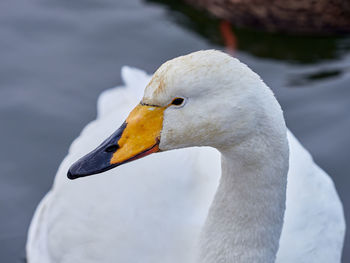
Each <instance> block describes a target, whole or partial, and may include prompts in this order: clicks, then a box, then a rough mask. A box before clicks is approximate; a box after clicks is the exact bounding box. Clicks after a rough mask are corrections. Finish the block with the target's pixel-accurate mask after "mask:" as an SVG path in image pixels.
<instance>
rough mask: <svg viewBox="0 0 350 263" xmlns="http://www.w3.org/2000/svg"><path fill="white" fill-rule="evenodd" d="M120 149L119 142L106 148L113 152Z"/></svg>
mask: <svg viewBox="0 0 350 263" xmlns="http://www.w3.org/2000/svg"><path fill="white" fill-rule="evenodd" d="M118 149H119V145H118V144H113V145H110V146H108V147H107V148H106V149H105V152H108V153H112V152H115V151H116V150H118Z"/></svg>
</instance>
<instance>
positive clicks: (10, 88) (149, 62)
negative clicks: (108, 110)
mask: <svg viewBox="0 0 350 263" xmlns="http://www.w3.org/2000/svg"><path fill="white" fill-rule="evenodd" d="M192 2H196V1H192ZM197 2H199V1H197ZM204 2H205V1H204ZM209 12H211V13H214V14H215V9H214V12H212V11H211V10H209ZM209 12H207V11H204V10H202V11H199V10H198V9H195V8H194V7H193V6H191V5H188V4H186V3H183V2H181V1H176V0H168V1H167V0H149V1H141V0H31V1H27V0H2V1H1V2H0V120H1V125H0V132H1V133H0V135H1V136H0V145H1V148H0V156H1V158H0V261H1V262H7V263H14V262H25V252H24V246H25V241H26V234H27V229H28V226H29V223H30V219H31V217H32V215H33V212H34V209H35V207H36V206H37V204H38V202H39V201H40V199H41V198H42V197H43V195H44V194H45V193H46V192H47V191H48V190H49V189H50V186H51V184H52V182H53V178H54V176H55V173H56V169H57V167H58V165H59V164H60V162H61V160H62V159H63V157H64V156H65V155H66V153H67V150H68V147H69V145H70V143H71V142H72V140H73V139H74V138H76V137H77V136H78V135H79V133H80V131H81V129H82V128H83V127H84V126H85V125H86V124H87V123H88V122H90V121H91V120H93V119H94V118H95V116H96V100H97V97H98V95H99V94H100V93H101V92H102V91H103V90H105V89H108V88H112V87H114V86H116V85H118V84H121V78H120V69H121V67H122V65H130V66H134V67H138V68H142V69H145V70H146V71H147V72H148V73H152V72H154V71H155V70H156V69H157V68H158V66H160V64H162V63H163V62H165V61H166V60H168V59H170V58H173V57H176V56H179V55H183V54H186V53H190V52H192V51H196V50H200V49H209V48H215V49H221V50H229V51H230V52H231V53H233V55H234V56H236V57H238V58H239V59H240V60H242V61H243V62H244V63H246V64H248V65H249V66H250V67H251V68H252V69H253V70H254V71H256V72H257V73H258V74H260V75H261V77H262V78H263V79H264V80H265V82H266V83H267V84H268V86H270V87H271V88H272V89H273V91H274V92H275V94H276V96H277V98H278V100H279V102H280V103H281V105H282V108H283V110H284V112H285V117H286V120H287V125H288V126H289V128H290V130H291V131H293V132H294V134H295V135H296V136H297V137H298V138H299V139H300V141H301V142H302V144H303V145H304V146H305V147H306V148H307V149H308V150H309V151H310V152H311V154H312V155H313V157H314V159H315V160H316V162H317V163H318V164H319V165H320V166H321V167H322V168H323V169H324V170H326V172H328V173H329V174H330V175H331V177H332V178H333V180H334V182H335V184H336V187H337V189H338V192H339V194H340V197H341V199H342V202H343V205H344V210H345V215H346V218H347V222H348V225H350V191H349V186H350V177H349V171H350V159H349V156H350V138H349V134H350V132H349V131H350V114H349V113H350V38H349V37H346V36H339V35H338V36H334V35H333V36H331V35H329V32H331V31H332V30H333V31H342V30H341V29H339V28H338V29H333V28H326V30H325V32H323V33H325V34H323V33H322V34H321V35H323V36H320V34H318V36H316V35H314V34H310V32H312V31H313V30H315V31H317V30H318V31H322V30H323V28H320V27H317V28H316V27H315V29H313V27H312V26H310V28H309V29H308V32H301V33H302V35H300V34H299V35H298V36H296V35H291V34H290V33H295V32H288V28H291V25H289V27H288V24H287V26H285V25H286V23H287V22H288V21H287V22H283V21H281V23H280V24H281V25H284V26H283V27H281V28H279V26H278V25H279V23H278V22H277V24H272V25H271V23H267V25H265V26H262V27H260V28H259V27H258V26H256V28H255V27H254V24H259V21H255V20H254V21H253V22H252V21H243V22H242V23H239V21H238V22H237V21H233V20H232V19H230V17H227V16H226V17H225V15H226V14H223V19H222V18H220V17H214V16H212V15H210V14H209ZM219 13H220V12H219ZM216 15H219V16H220V14H216ZM335 17H336V16H335ZM260 19H262V20H264V18H260ZM228 20H230V21H233V22H235V24H238V25H239V26H240V27H239V28H238V27H236V26H232V25H230V24H229V23H228V22H227V21H228ZM339 20H341V19H339ZM274 21H276V19H274ZM236 22H237V23H236ZM260 24H261V23H260ZM276 25H277V26H276ZM296 25H298V23H296ZM245 26H249V29H247V28H245ZM304 28H305V27H304ZM258 29H259V30H260V31H257V30H258ZM265 29H266V30H265ZM268 31H277V32H278V31H279V32H282V33H271V32H268ZM292 31H298V28H297V27H295V28H294V29H293V30H292ZM297 33H298V32H297ZM299 33H300V32H299ZM343 262H350V236H349V234H347V236H346V240H345V247H344V252H343Z"/></svg>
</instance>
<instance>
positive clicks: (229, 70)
mask: <svg viewBox="0 0 350 263" xmlns="http://www.w3.org/2000/svg"><path fill="white" fill-rule="evenodd" d="M122 76H123V79H124V81H125V83H126V86H127V88H124V89H122V88H120V89H113V90H110V91H107V92H105V93H104V94H103V95H102V96H101V98H100V99H99V104H98V118H97V120H96V121H94V122H93V123H91V124H89V125H88V126H87V127H86V128H85V129H84V131H83V132H82V134H81V135H80V137H79V138H78V139H77V140H76V141H75V142H74V143H73V145H72V147H71V149H70V152H69V154H68V156H67V157H66V158H65V160H64V161H63V162H62V164H61V166H60V168H59V171H58V174H57V176H56V180H55V183H54V186H53V188H52V190H51V191H50V192H49V193H48V194H47V196H46V197H45V198H44V199H43V200H42V202H41V203H40V205H39V207H38V208H37V211H36V213H35V216H34V218H33V221H32V224H31V227H30V231H29V235H28V242H27V256H28V262H29V263H36V262H37V263H43V262H45V263H53V262H60V263H63V262H64V263H68V262H75V263H80V262H130V263H131V262H169V263H170V262H185V263H186V262H195V261H196V260H199V262H237V263H239V262H264V263H267V262H274V260H275V257H276V253H277V257H276V262H279V263H282V262H283V263H289V262H290V263H292V262H293V263H295V262H305V263H306V262H308V263H313V262H315V263H316V262H318V263H326V262H340V257H341V250H342V243H343V238H344V231H345V223H344V217H343V211H342V205H341V203H340V201H339V198H338V195H337V193H336V190H335V188H334V185H333V183H332V181H331V179H330V178H329V177H328V176H327V175H326V174H325V173H324V172H323V171H322V170H321V169H320V168H319V167H318V166H317V165H316V164H315V163H314V162H313V160H312V158H311V157H310V155H309V154H308V152H307V151H306V150H305V149H304V148H303V147H302V146H301V145H300V144H299V142H298V141H297V140H296V139H295V138H294V136H293V135H292V134H291V133H290V132H288V140H289V147H290V159H289V172H288V187H287V201H286V207H287V209H286V212H285V215H284V223H283V221H282V218H283V213H284V204H285V187H286V175H287V170H288V162H287V160H288V159H287V158H288V147H287V144H286V130H285V126H284V121H283V117H282V114H281V110H280V108H279V105H278V103H277V102H276V100H275V99H274V97H273V95H272V93H271V91H270V90H269V89H268V88H267V87H266V85H265V84H264V83H263V82H262V81H261V80H260V78H259V77H258V76H257V75H256V74H255V73H253V72H252V71H251V70H250V69H248V67H246V66H245V65H244V64H242V63H240V62H239V61H238V60H236V59H233V58H230V57H229V56H227V55H225V54H223V53H221V52H218V51H201V52H196V53H193V54H190V55H188V56H185V57H180V58H177V59H174V60H171V61H169V62H167V63H165V64H164V65H163V66H162V67H160V69H159V70H158V71H157V72H156V73H155V75H154V77H153V80H152V81H151V83H150V84H149V85H148V87H147V89H146V91H145V95H144V98H143V100H142V102H143V103H147V104H155V105H158V106H164V105H167V104H168V103H170V102H171V101H172V100H173V99H174V98H175V97H183V98H185V99H186V100H187V101H185V105H184V106H183V107H181V105H180V106H175V105H173V106H170V107H168V108H167V109H166V110H165V111H164V121H163V125H162V127H163V128H162V133H161V137H160V145H159V147H160V149H162V150H169V149H172V148H179V147H187V146H194V145H198V146H199V145H211V146H214V147H217V148H219V149H220V151H221V153H222V154H223V160H222V166H223V171H222V173H223V175H222V178H221V183H220V185H219V187H218V191H217V194H216V197H215V199H214V202H213V205H212V206H211V209H210V212H209V216H208V219H207V220H206V223H205V226H204V222H205V219H206V217H207V212H208V208H209V205H210V203H211V202H212V200H213V195H214V193H215V191H216V188H217V185H218V181H219V175H220V164H219V163H220V155H219V153H218V152H217V151H215V150H213V149H211V148H207V147H201V148H187V149H182V150H175V151H166V152H164V153H160V154H154V155H151V156H150V157H147V158H144V159H140V160H138V161H136V162H132V163H130V164H127V165H123V166H121V167H118V168H117V169H114V170H111V171H108V172H106V175H105V174H104V175H97V176H92V177H89V178H86V179H84V180H75V181H68V180H67V179H66V177H65V175H66V171H67V170H68V167H69V165H70V164H71V163H72V161H74V160H76V159H77V158H78V157H80V156H82V155H83V154H84V153H86V152H87V151H89V150H92V149H93V148H95V147H96V146H97V145H98V143H99V142H101V141H102V138H104V137H106V136H107V135H108V134H110V133H111V132H112V131H113V130H115V129H116V128H117V125H118V123H119V124H121V123H122V121H123V119H125V117H126V115H127V112H128V111H129V110H130V105H131V104H136V102H137V98H140V95H141V94H140V93H141V92H142V90H141V89H142V88H143V87H144V86H145V85H146V83H147V82H148V80H149V78H148V77H147V76H146V75H145V74H144V73H142V72H140V71H136V70H131V69H129V68H124V69H123V72H122ZM159 86H161V90H159ZM132 93H134V95H131V94H132ZM142 107H145V108H151V107H147V106H142ZM154 108H159V107H154ZM160 115H162V113H160ZM160 115H159V116H160ZM129 122H132V121H131V120H130V117H129ZM141 123H142V122H141ZM128 125H129V124H128ZM146 125H147V123H146ZM130 127H131V126H130ZM128 129H129V128H128ZM129 131H130V129H129ZM131 131H132V128H131ZM127 132H128V131H127ZM151 132H153V134H154V131H152V129H151ZM146 141H147V140H146ZM120 149H121V150H122V149H123V146H122V147H121V148H120ZM120 149H119V150H120ZM110 150H111V151H117V153H118V151H119V150H116V148H114V149H113V147H112V148H110ZM95 154H96V152H95ZM111 154H113V152H112V153H111ZM122 155H124V156H127V155H128V151H126V152H122ZM129 157H130V156H129ZM95 161H96V160H95ZM118 161H123V160H121V159H119V160H118ZM81 162H82V163H81V165H82V166H81V167H78V166H75V168H74V167H73V169H72V170H71V172H72V173H73V174H74V175H76V176H77V175H79V172H80V173H81V171H83V170H82V169H85V173H91V172H96V171H93V169H95V170H96V169H97V165H96V166H95V168H94V167H91V166H89V165H87V164H86V162H84V160H82V161H81ZM99 164H100V165H102V166H101V167H100V169H105V168H106V167H103V166H105V165H106V163H104V164H101V160H99ZM78 168H80V169H78ZM88 170H89V171H88ZM107 174H108V175H107ZM80 175H84V173H82V174H80ZM71 176H72V175H71ZM282 224H283V230H282V234H281V237H280V232H281V228H282ZM203 226H204V230H203V234H202V236H201V238H200V242H199V236H200V232H201V229H202V228H203ZM197 242H199V243H200V244H201V246H200V251H201V252H200V253H199V259H196V257H195V255H196V253H195V251H196V244H197ZM278 244H279V248H278ZM277 250H278V251H277Z"/></svg>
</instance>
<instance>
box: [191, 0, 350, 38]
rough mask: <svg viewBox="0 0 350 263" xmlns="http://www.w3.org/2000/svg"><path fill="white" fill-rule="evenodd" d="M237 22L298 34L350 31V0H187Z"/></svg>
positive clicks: (239, 24)
mask: <svg viewBox="0 0 350 263" xmlns="http://www.w3.org/2000/svg"><path fill="white" fill-rule="evenodd" d="M185 1H186V2H187V3H189V4H192V5H194V6H195V7H198V8H200V9H206V10H207V11H209V12H210V13H212V14H213V15H214V16H216V17H218V18H221V19H224V20H228V21H230V22H231V23H232V24H233V25H236V26H243V27H254V28H258V29H264V30H267V31H272V32H284V33H296V34H335V33H350V0H270V1H268V0H185Z"/></svg>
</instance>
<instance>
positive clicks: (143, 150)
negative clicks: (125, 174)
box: [110, 104, 165, 164]
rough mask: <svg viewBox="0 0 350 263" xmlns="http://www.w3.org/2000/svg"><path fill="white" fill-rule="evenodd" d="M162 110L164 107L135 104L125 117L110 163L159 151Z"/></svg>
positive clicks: (121, 161)
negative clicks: (122, 129)
mask: <svg viewBox="0 0 350 263" xmlns="http://www.w3.org/2000/svg"><path fill="white" fill-rule="evenodd" d="M164 110H165V107H156V106H148V105H141V104H139V105H137V106H136V107H135V108H134V109H133V110H132V112H131V113H130V114H129V116H128V118H127V119H126V127H125V129H124V131H123V133H122V136H121V137H120V139H119V141H118V145H119V149H118V150H117V151H116V152H115V153H114V154H113V156H112V158H111V160H110V164H118V163H123V162H126V161H132V160H135V159H138V158H141V157H144V156H146V155H148V154H151V153H154V152H157V151H159V147H158V144H159V140H160V132H161V130H162V127H163V116H164Z"/></svg>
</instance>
